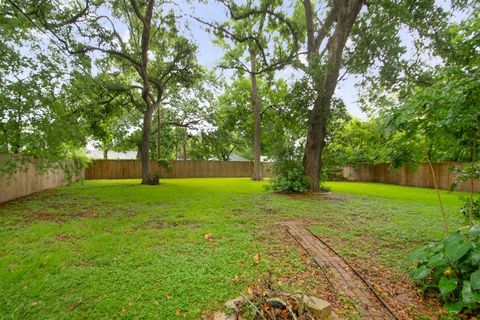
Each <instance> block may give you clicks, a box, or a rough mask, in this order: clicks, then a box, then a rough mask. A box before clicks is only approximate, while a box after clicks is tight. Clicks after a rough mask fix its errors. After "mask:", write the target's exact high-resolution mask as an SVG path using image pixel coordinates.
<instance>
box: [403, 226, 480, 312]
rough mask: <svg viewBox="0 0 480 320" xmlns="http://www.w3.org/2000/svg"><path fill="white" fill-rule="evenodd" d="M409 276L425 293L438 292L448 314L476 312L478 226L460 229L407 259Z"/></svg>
mask: <svg viewBox="0 0 480 320" xmlns="http://www.w3.org/2000/svg"><path fill="white" fill-rule="evenodd" d="M410 259H411V260H415V261H417V265H416V268H415V269H413V270H412V272H411V276H412V277H413V278H414V279H415V280H416V281H417V282H418V284H420V285H422V286H423V288H424V289H425V290H427V289H434V290H438V292H439V294H440V298H441V299H442V300H443V301H444V302H445V305H444V309H445V310H447V311H448V312H450V313H459V312H460V311H462V310H465V311H467V312H469V313H478V312H480V225H476V226H474V227H472V228H464V229H461V230H459V231H457V232H455V233H453V234H451V235H449V236H447V237H446V238H445V239H443V240H441V241H437V242H433V243H430V244H428V245H427V246H424V247H422V248H420V249H418V250H416V251H414V252H413V253H412V254H411V255H410Z"/></svg>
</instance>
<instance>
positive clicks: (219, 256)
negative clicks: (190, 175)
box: [0, 179, 463, 319]
mask: <svg viewBox="0 0 480 320" xmlns="http://www.w3.org/2000/svg"><path fill="white" fill-rule="evenodd" d="M263 185H264V183H258V182H252V181H250V180H248V179H183V180H175V179H171V180H162V184H161V185H159V186H154V187H152V186H141V185H139V184H138V181H137V180H117V181H111V180H110V181H109V180H103V181H87V182H85V183H77V184H74V185H73V186H70V187H63V188H58V189H55V190H49V191H46V192H41V193H38V194H35V195H33V196H31V197H28V198H25V199H22V200H19V201H14V202H11V203H9V204H6V205H3V206H1V207H0V279H1V281H0V293H1V294H0V319H18V318H22V319H85V318H94V319H97V318H104V319H111V318H145V319H150V318H156V319H172V318H175V317H180V318H186V319H195V318H198V317H200V316H201V315H202V314H205V313H206V312H209V311H212V310H215V309H217V308H219V307H221V305H222V304H223V302H224V301H226V300H228V299H230V298H233V297H235V296H238V294H239V293H240V292H242V291H243V290H244V289H245V288H246V286H247V285H248V283H250V282H251V281H254V280H256V279H259V278H260V279H261V278H265V277H266V275H267V273H268V270H273V273H274V274H281V275H282V276H286V277H292V278H294V276H295V273H296V272H299V271H302V267H303V265H302V261H301V258H300V257H299V256H298V253H297V251H296V250H294V248H293V247H291V246H289V247H288V248H286V249H285V248H284V247H283V246H282V243H281V239H279V238H278V239H277V238H275V235H272V234H271V232H270V231H271V230H273V229H279V228H280V227H279V226H278V225H277V224H276V223H277V222H279V221H283V220H296V219H304V220H306V221H309V223H311V225H312V230H313V231H314V232H315V233H317V234H318V235H319V236H321V237H325V238H326V239H329V241H331V243H333V244H334V245H335V246H336V248H337V249H339V250H340V252H342V253H343V254H345V255H346V257H349V258H353V257H356V258H359V259H369V260H373V261H375V262H378V263H379V264H380V265H383V266H385V267H388V268H391V269H392V270H393V272H395V273H398V274H401V273H405V272H406V270H407V268H408V264H407V262H406V261H405V256H406V254H407V253H408V252H409V251H411V250H412V249H414V248H415V247H417V246H419V245H421V244H424V243H426V242H428V241H431V240H435V239H438V238H440V237H442V224H441V220H440V215H439V213H438V208H437V205H436V200H435V199H436V198H435V197H436V196H435V193H434V191H433V190H429V189H418V188H407V187H398V186H390V185H381V184H369V183H345V182H331V183H329V186H330V187H331V188H332V190H333V191H334V192H335V193H338V194H340V195H335V196H331V197H320V198H303V197H291V196H288V195H278V194H272V193H269V192H265V191H264V189H263ZM342 194H344V195H343V196H342ZM444 201H445V207H446V211H447V213H448V216H449V223H450V226H451V228H452V229H454V228H458V227H460V226H461V225H462V223H463V218H462V217H460V215H459V214H458V213H457V212H458V208H459V205H460V201H459V200H458V195H457V194H446V193H444ZM206 234H211V235H212V237H213V241H208V240H206V239H205V235H206ZM272 250H273V251H275V252H282V254H279V255H272V254H271V252H272ZM282 250H283V251H282ZM257 253H260V255H261V257H262V259H261V261H260V263H259V264H258V265H257V264H255V263H253V262H254V259H253V257H254V256H255V255H256V254H257ZM372 258H373V259H372ZM234 277H238V281H232V278H234ZM293 285H294V286H295V283H294V284H293ZM298 285H299V286H301V284H298Z"/></svg>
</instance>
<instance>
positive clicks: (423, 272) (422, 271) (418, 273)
mask: <svg viewBox="0 0 480 320" xmlns="http://www.w3.org/2000/svg"><path fill="white" fill-rule="evenodd" d="M431 271H432V270H431V269H429V268H427V267H426V266H425V265H422V266H420V267H419V268H417V269H416V270H415V271H414V272H413V275H412V277H413V278H414V279H417V280H420V279H423V278H425V277H426V276H428V275H429V274H430V272H431Z"/></svg>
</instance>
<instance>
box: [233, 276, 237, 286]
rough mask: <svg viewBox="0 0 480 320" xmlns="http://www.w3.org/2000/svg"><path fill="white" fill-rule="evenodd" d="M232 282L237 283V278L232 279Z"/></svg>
mask: <svg viewBox="0 0 480 320" xmlns="http://www.w3.org/2000/svg"><path fill="white" fill-rule="evenodd" d="M232 282H233V283H235V284H236V283H237V282H238V276H234V277H233V278H232Z"/></svg>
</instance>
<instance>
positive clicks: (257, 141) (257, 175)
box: [249, 46, 262, 181]
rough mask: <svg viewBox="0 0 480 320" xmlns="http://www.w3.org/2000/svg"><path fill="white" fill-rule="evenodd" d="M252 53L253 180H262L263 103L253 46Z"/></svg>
mask: <svg viewBox="0 0 480 320" xmlns="http://www.w3.org/2000/svg"><path fill="white" fill-rule="evenodd" d="M249 52H250V77H251V80H252V89H251V95H252V104H253V175H252V180H254V181H261V180H262V170H261V164H260V155H261V152H262V150H261V133H262V132H261V130H262V125H261V121H262V120H261V103H260V97H259V96H258V88H257V75H256V74H255V72H256V54H255V50H254V49H253V47H252V46H250V48H249Z"/></svg>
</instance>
